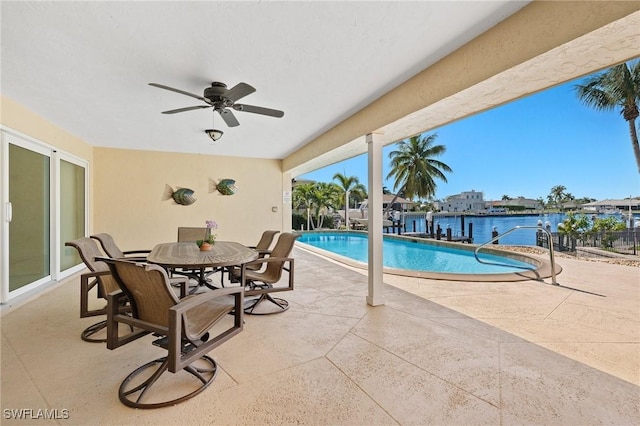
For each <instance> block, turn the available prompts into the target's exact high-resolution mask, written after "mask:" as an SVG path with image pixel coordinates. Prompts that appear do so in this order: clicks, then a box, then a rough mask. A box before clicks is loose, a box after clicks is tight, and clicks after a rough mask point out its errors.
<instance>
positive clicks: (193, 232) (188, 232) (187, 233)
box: [178, 226, 207, 243]
mask: <svg viewBox="0 0 640 426" xmlns="http://www.w3.org/2000/svg"><path fill="white" fill-rule="evenodd" d="M206 235H207V228H205V227H202V228H190V227H184V226H180V227H178V242H179V243H191V242H193V243H195V242H196V241H198V240H202V239H204V237H205V236H206Z"/></svg>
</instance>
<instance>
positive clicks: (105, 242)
mask: <svg viewBox="0 0 640 426" xmlns="http://www.w3.org/2000/svg"><path fill="white" fill-rule="evenodd" d="M91 238H93V239H94V240H98V242H99V243H100V246H102V250H104V252H105V253H106V254H107V256H109V257H111V258H114V259H121V258H124V257H126V258H128V259H131V260H137V261H145V260H146V259H147V256H146V255H148V254H149V253H151V250H129V251H122V250H120V247H118V245H117V244H116V242H115V241H114V240H113V237H112V236H111V234H106V233H101V234H95V235H92V236H91Z"/></svg>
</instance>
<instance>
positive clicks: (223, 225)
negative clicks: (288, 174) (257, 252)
mask: <svg viewBox="0 0 640 426" xmlns="http://www.w3.org/2000/svg"><path fill="white" fill-rule="evenodd" d="M93 173H94V177H95V181H94V185H93V191H94V192H95V197H94V198H95V210H94V227H93V228H94V231H95V232H108V233H110V234H112V235H113V237H114V239H115V240H116V242H117V243H118V245H119V246H121V248H122V249H123V250H132V249H145V248H151V247H153V245H155V244H157V243H161V242H169V241H176V238H177V228H178V227H179V226H196V227H199V226H205V221H206V220H208V219H213V220H215V221H216V222H217V223H218V225H219V229H218V230H217V232H216V234H217V235H218V238H219V239H220V240H233V241H238V242H241V243H243V244H246V245H254V244H256V243H257V242H258V239H259V237H260V235H261V234H262V232H263V231H264V230H265V229H276V230H282V227H283V212H285V213H286V209H283V205H282V204H283V203H282V199H283V197H282V191H283V180H282V172H281V162H280V161H278V160H262V159H247V158H235V157H214V156H209V155H194V154H177V153H166V152H149V151H136V150H121V149H111V148H95V153H94V170H93ZM223 178H230V179H234V180H235V181H236V186H237V187H238V191H237V192H236V194H234V195H230V196H224V195H221V194H220V193H219V192H218V191H217V190H215V184H217V183H218V182H219V181H220V180H221V179H223ZM169 187H171V188H172V189H173V190H176V189H178V188H179V187H184V188H189V189H192V190H194V191H195V194H194V196H195V198H196V199H197V201H196V202H195V203H193V204H191V205H189V206H183V205H179V204H176V203H175V202H174V201H173V199H170V198H169V195H170V194H169V193H168V192H167V191H168V188H169ZM272 207H276V208H277V212H273V211H272ZM285 223H286V221H285ZM289 223H290V218H289Z"/></svg>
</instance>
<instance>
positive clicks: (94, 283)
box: [65, 238, 127, 343]
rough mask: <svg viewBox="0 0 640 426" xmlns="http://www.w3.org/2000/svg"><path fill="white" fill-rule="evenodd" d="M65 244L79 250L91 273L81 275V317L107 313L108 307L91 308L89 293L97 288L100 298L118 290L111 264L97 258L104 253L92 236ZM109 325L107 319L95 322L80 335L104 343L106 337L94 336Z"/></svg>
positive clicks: (87, 339)
mask: <svg viewBox="0 0 640 426" xmlns="http://www.w3.org/2000/svg"><path fill="white" fill-rule="evenodd" d="M65 246H68V247H74V248H75V249H76V250H78V254H79V255H80V258H81V259H82V261H83V262H84V264H85V266H86V267H87V268H88V269H89V271H90V272H89V273H85V274H82V275H80V318H87V317H92V316H98V315H106V314H107V309H106V307H103V308H100V309H89V293H90V292H91V290H93V289H95V290H96V292H97V294H96V296H97V297H98V298H102V299H105V301H106V298H107V294H109V293H111V292H112V291H116V290H118V289H119V288H120V287H118V284H117V283H116V281H115V280H114V279H113V277H112V276H111V272H110V271H109V266H108V265H107V264H106V263H104V262H102V261H99V260H96V258H101V257H102V256H104V254H103V253H102V252H101V251H100V249H99V248H98V244H97V243H96V242H95V240H92V239H91V238H79V239H77V240H73V241H68V242H66V243H65ZM120 309H121V310H126V309H127V304H126V301H123V302H122V305H121V306H120ZM106 326H107V321H106V320H104V321H100V322H98V323H96V324H93V325H91V326H89V327H87V328H86V329H84V330H83V331H82V333H81V334H80V337H81V338H82V340H84V341H85V342H92V343H102V342H106V341H107V340H106V338H97V337H94V335H95V334H96V333H98V332H99V331H101V330H103V329H104V328H105V327H106Z"/></svg>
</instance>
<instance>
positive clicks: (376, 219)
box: [366, 133, 384, 306]
mask: <svg viewBox="0 0 640 426" xmlns="http://www.w3.org/2000/svg"><path fill="white" fill-rule="evenodd" d="M383 139H384V137H383V135H382V134H380V133H369V134H368V135H367V136H366V141H367V145H368V147H367V149H368V169H369V185H368V186H369V188H368V192H369V200H368V208H369V212H368V220H367V224H368V233H369V271H368V272H369V273H368V278H369V294H368V295H367V303H368V304H369V305H371V306H378V305H384V292H383V275H382V146H383Z"/></svg>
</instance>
